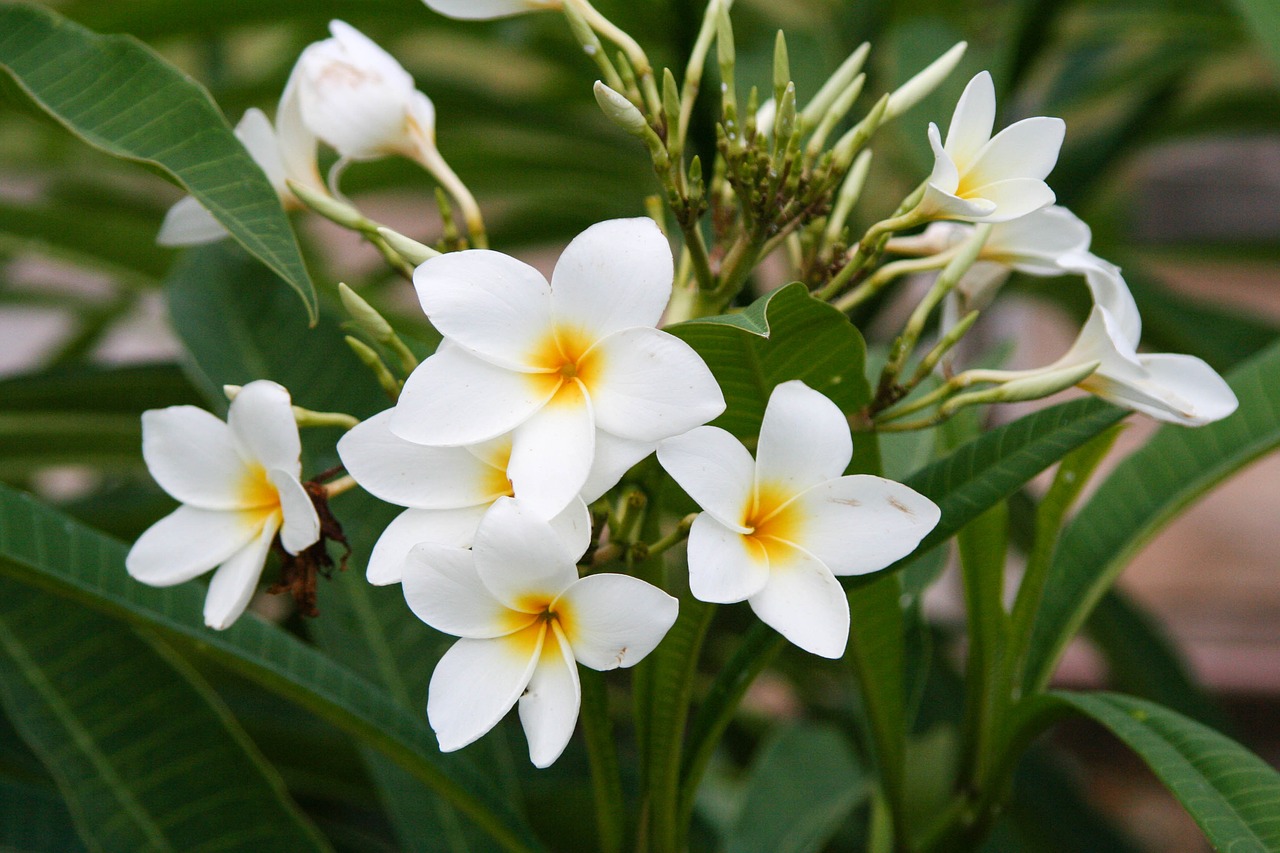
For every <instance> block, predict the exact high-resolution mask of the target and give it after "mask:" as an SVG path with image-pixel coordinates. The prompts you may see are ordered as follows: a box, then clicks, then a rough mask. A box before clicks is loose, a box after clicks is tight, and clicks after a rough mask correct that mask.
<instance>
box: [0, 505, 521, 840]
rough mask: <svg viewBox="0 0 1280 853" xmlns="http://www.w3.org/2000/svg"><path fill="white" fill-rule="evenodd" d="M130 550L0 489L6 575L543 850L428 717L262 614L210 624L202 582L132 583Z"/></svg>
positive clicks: (0, 569)
mask: <svg viewBox="0 0 1280 853" xmlns="http://www.w3.org/2000/svg"><path fill="white" fill-rule="evenodd" d="M126 550H127V549H126V548H125V546H124V545H123V544H121V543H119V542H117V541H115V540H113V539H110V538H108V537H106V536H103V535H101V534H99V533H97V532H96V531H93V530H91V529H89V528H86V527H84V526H83V525H80V524H77V523H76V522H74V521H72V520H70V519H69V518H67V517H66V516H63V515H61V514H60V513H57V512H55V511H53V510H51V509H49V508H48V507H46V506H44V505H43V504H41V503H40V502H39V501H37V500H35V499H34V498H32V497H30V496H28V495H24V494H22V493H20V492H17V491H14V490H12V489H9V488H7V487H4V486H0V574H5V575H8V576H10V577H15V578H17V579H19V580H21V581H23V582H24V583H29V584H33V585H37V586H42V587H45V588H48V589H50V590H52V591H54V592H57V593H58V594H59V595H63V596H67V597H69V598H73V599H77V600H79V601H82V602H84V603H86V604H89V605H90V606H92V607H94V608H95V609H98V610H101V611H103V612H105V613H107V614H109V615H113V616H118V617H122V618H125V619H128V620H129V621H131V622H134V623H137V624H140V625H144V626H146V627H149V628H152V629H154V630H156V631H158V632H160V633H162V634H163V635H164V636H165V637H166V638H168V639H170V640H174V641H180V642H182V643H184V644H187V645H190V646H191V647H192V648H194V649H196V650H198V651H200V652H201V653H203V654H207V655H208V656H209V657H210V658H211V659H213V660H215V661H217V662H219V663H220V664H222V665H224V666H226V667H228V668H230V669H232V670H233V671H235V672H237V673H240V674H242V675H244V676H247V677H249V678H251V679H253V680H255V681H257V682H259V683H260V684H262V685H263V686H265V687H267V688H268V689H270V690H272V691H273V692H275V693H278V694H280V695H281V696H284V697H287V698H288V699H290V700H292V701H294V702H296V703H298V704H300V705H302V706H303V707H305V708H307V709H308V710H310V711H312V712H313V713H315V714H317V715H318V716H320V717H322V718H324V719H326V720H328V721H329V722H331V723H333V724H334V725H336V726H338V727H339V728H341V729H343V730H344V731H346V732H348V733H350V734H352V735H354V736H356V737H357V738H359V739H360V740H361V741H362V742H364V743H367V744H370V745H371V746H373V747H374V748H376V749H378V750H379V751H381V752H383V753H385V754H386V755H388V756H389V757H391V758H392V759H394V760H395V761H396V762H397V763H398V764H399V765H400V766H402V767H404V768H405V769H407V770H409V771H410V772H411V773H413V775H414V776H416V777H417V778H419V779H421V780H422V781H424V782H425V783H427V784H428V785H430V786H431V787H432V789H433V790H435V791H437V792H438V793H439V794H440V795H441V796H443V797H445V798H446V799H448V800H449V801H450V802H451V803H452V804H453V805H454V806H456V807H457V808H458V809H459V810H460V811H462V812H463V813H465V814H467V815H468V816H469V817H470V818H471V819H472V820H473V821H475V822H476V823H477V824H478V825H480V826H482V827H483V828H484V829H485V830H486V831H487V832H488V833H489V834H490V835H491V836H492V837H493V838H495V839H496V840H498V841H499V843H501V844H502V846H503V849H506V850H511V851H517V850H520V851H531V850H538V849H541V846H540V844H539V843H538V842H537V840H536V839H534V837H533V836H532V833H531V831H530V830H529V829H528V828H527V826H526V825H525V823H524V821H523V820H522V819H521V818H520V817H519V816H518V815H516V814H515V813H514V811H513V810H512V806H511V804H510V803H508V802H507V801H505V800H504V799H503V797H502V796H501V795H500V794H498V793H497V792H496V791H495V789H494V785H493V783H492V782H491V781H490V779H489V778H488V777H487V776H486V775H484V774H482V773H480V772H479V771H477V770H476V769H475V767H474V766H473V764H472V762H471V761H470V760H469V759H468V758H467V757H466V756H464V755H461V754H457V753H452V754H447V755H445V754H441V753H440V752H439V750H438V749H437V747H436V740H435V736H434V735H433V734H432V733H431V731H430V729H429V728H428V727H427V722H426V715H425V714H423V713H421V712H420V711H418V712H411V711H408V710H406V709H404V708H403V707H402V706H401V705H399V704H398V703H397V702H396V701H395V700H394V699H392V698H391V697H390V696H389V695H388V694H387V693H386V692H385V691H384V690H382V689H381V688H379V687H377V686H376V685H375V684H374V683H373V682H371V681H370V680H369V679H367V678H365V677H364V676H362V675H359V674H357V673H355V672H353V671H351V670H350V669H348V668H346V667H344V666H342V665H340V664H338V663H336V662H334V661H333V660H331V659H329V658H328V657H326V656H325V655H323V654H321V653H320V652H318V651H316V650H315V649H314V648H312V647H310V646H308V645H305V644H304V643H302V642H300V641H299V640H298V639H297V638H296V637H294V636H293V635H291V634H289V633H287V632H285V631H283V630H281V629H280V628H278V627H276V626H274V625H271V624H269V623H266V622H264V621H262V620H260V619H257V618H254V617H252V616H246V617H243V618H241V619H240V620H238V621H237V622H236V624H235V625H233V626H232V627H231V628H229V629H227V630H226V631H212V630H209V629H207V628H204V627H203V618H202V616H201V613H202V610H203V600H204V594H203V592H202V590H201V589H200V588H199V587H198V586H197V585H194V584H184V585H181V586H176V587H170V588H167V589H153V588H151V587H147V586H144V585H142V584H140V583H137V582H135V581H133V580H131V579H130V578H129V577H128V575H127V574H126V572H125V569H124V556H125V552H126ZM322 605H323V600H322Z"/></svg>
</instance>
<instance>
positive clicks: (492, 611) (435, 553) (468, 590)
mask: <svg viewBox="0 0 1280 853" xmlns="http://www.w3.org/2000/svg"><path fill="white" fill-rule="evenodd" d="M401 588H402V589H403V590H404V600H405V601H406V602H408V604H409V609H410V610H412V611H413V612H414V615H416V616H417V617H418V618H419V619H421V620H422V621H423V622H426V623H427V624H428V625H430V626H431V627H432V628H435V629H436V630H437V631H443V632H444V633H446V634H452V635H454V636H455V637H466V638H468V639H472V640H487V639H491V638H493V637H502V636H506V635H507V634H511V633H514V632H516V631H519V630H521V629H523V628H527V627H528V626H529V625H531V624H533V622H534V620H536V619H537V618H538V617H537V616H535V615H533V614H530V613H518V612H516V611H514V610H511V609H510V608H508V607H506V606H504V605H503V604H502V602H500V601H498V599H496V598H494V597H493V593H491V592H489V589H488V588H487V587H486V586H485V585H484V583H483V582H481V580H480V575H479V574H478V573H477V572H476V560H475V555H474V554H472V553H471V551H469V550H467V549H466V548H445V547H442V546H440V545H432V544H430V543H428V542H423V543H421V544H419V545H415V546H414V548H413V550H412V551H410V552H409V557H408V559H407V561H406V563H405V572H404V581H403V585H402V587H401Z"/></svg>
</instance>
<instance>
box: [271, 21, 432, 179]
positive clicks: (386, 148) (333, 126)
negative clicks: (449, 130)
mask: <svg viewBox="0 0 1280 853" xmlns="http://www.w3.org/2000/svg"><path fill="white" fill-rule="evenodd" d="M329 32H331V33H332V34H333V38H328V39H325V40H323V41H318V42H315V43H314V44H311V45H308V46H307V48H306V49H305V50H303V51H302V55H301V56H299V57H298V61H297V63H296V64H295V65H294V67H293V73H292V74H290V76H289V82H288V83H287V84H286V86H285V92H284V96H283V97H282V98H281V104H280V109H281V112H282V114H289V115H294V116H297V117H298V118H299V119H300V121H301V123H302V125H303V126H305V128H306V129H307V130H308V131H309V132H311V133H313V134H314V135H315V136H316V137H318V138H319V139H320V141H322V142H324V143H325V144H326V145H328V146H329V147H331V148H333V149H334V150H335V151H337V152H338V156H339V157H341V158H342V161H343V162H345V161H349V160H369V159H373V158H377V157H386V156H389V155H393V154H400V155H403V156H406V157H411V158H415V159H417V158H418V157H419V155H420V154H421V153H422V152H423V151H424V150H426V149H434V148H435V127H436V111H435V106H434V105H433V104H432V103H431V99H430V98H428V97H427V96H426V95H424V94H422V93H421V92H419V91H418V90H417V88H416V85H415V84H414V82H413V77H411V76H410V75H409V72H407V71H405V70H404V68H402V67H401V66H400V63H399V62H397V61H396V60H395V58H394V57H392V56H391V54H389V53H387V52H386V51H385V50H383V49H382V48H381V47H379V46H378V45H377V44H375V43H374V42H373V41H372V40H371V39H370V38H369V37H368V36H366V35H365V34H364V33H362V32H360V31H359V30H357V29H356V28H355V27H352V26H351V25H349V24H346V23H343V22H342V21H330V22H329Z"/></svg>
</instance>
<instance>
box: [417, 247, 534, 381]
mask: <svg viewBox="0 0 1280 853" xmlns="http://www.w3.org/2000/svg"><path fill="white" fill-rule="evenodd" d="M413 286H414V288H415V289H417V291H418V299H419V301H420V302H421V303H422V310H423V311H425V312H426V314H427V316H428V317H429V318H431V323H432V325H434V326H435V327H436V329H438V330H439V331H440V334H442V335H444V336H445V337H446V338H448V339H449V340H451V341H452V342H453V343H455V344H457V345H458V346H461V347H463V348H464V349H466V350H468V351H469V352H471V353H473V354H474V355H478V356H480V357H481V358H483V359H484V360H485V361H488V362H490V363H492V364H497V365H501V366H503V367H508V368H511V369H513V370H526V369H528V368H529V367H530V366H533V365H534V362H535V361H536V360H537V354H538V352H539V351H540V349H541V348H542V347H544V346H546V345H547V344H548V341H549V339H550V338H551V336H552V335H554V329H553V326H552V319H551V287H550V286H549V285H548V284H547V281H546V279H544V278H543V277H542V273H540V272H538V271H537V270H535V269H534V268H533V267H531V266H529V265H528V264H526V263H522V262H521V261H517V260H516V259H515V258H512V257H508V256H507V255H504V254H502V253H500V252H491V251H488V250H485V249H471V250H468V251H465V252H450V253H448V254H445V255H441V256H440V257H438V258H431V259H430V260H428V261H427V262H426V263H424V264H422V265H421V266H419V267H418V268H417V269H416V270H414V273H413Z"/></svg>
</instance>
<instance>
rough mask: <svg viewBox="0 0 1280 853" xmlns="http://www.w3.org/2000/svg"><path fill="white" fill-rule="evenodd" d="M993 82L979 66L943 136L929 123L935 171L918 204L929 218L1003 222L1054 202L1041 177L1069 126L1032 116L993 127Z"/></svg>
mask: <svg viewBox="0 0 1280 853" xmlns="http://www.w3.org/2000/svg"><path fill="white" fill-rule="evenodd" d="M995 118H996V90H995V84H994V83H992V82H991V75H990V74H989V73H988V72H986V71H983V72H981V73H980V74H978V75H977V76H976V77H974V78H973V79H972V80H970V81H969V85H968V86H966V87H965V90H964V93H963V94H961V96H960V101H959V102H958V103H957V104H956V109H955V113H954V114H953V115H952V117H951V126H950V127H949V128H948V129H947V141H946V143H945V144H944V143H943V142H942V139H941V134H940V133H939V131H938V126H937V125H936V124H933V123H932V122H931V123H930V124H929V143H930V145H932V146H933V154H934V163H933V173H932V174H931V175H930V176H929V183H928V186H927V187H926V188H925V194H924V199H923V200H922V201H921V203H920V205H919V207H918V208H917V209H916V212H917V213H918V214H920V215H922V216H927V217H930V218H934V219H961V220H966V221H968V222H1006V221H1008V220H1010V219H1016V218H1018V217H1019V216H1026V215H1027V214H1028V213H1031V212H1032V211H1034V210H1038V209H1039V208H1042V207H1044V206H1046V205H1049V204H1052V203H1053V199H1054V195H1053V190H1051V189H1049V186H1048V184H1046V183H1045V182H1044V179H1045V178H1046V177H1048V175H1049V173H1050V172H1051V171H1053V167H1054V165H1055V164H1056V163H1057V162H1058V151H1059V149H1060V148H1061V147H1062V139H1063V136H1064V135H1065V133H1066V125H1065V124H1064V123H1063V121H1062V119H1059V118H1048V117H1045V116H1036V117H1035V118H1028V119H1023V120H1022V121H1019V122H1016V123H1014V124H1011V125H1009V126H1008V127H1006V128H1005V129H1004V130H1002V131H1000V132H999V133H997V134H996V135H995V136H994V137H993V136H992V135H991V131H992V128H993V127H994V126H995Z"/></svg>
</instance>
